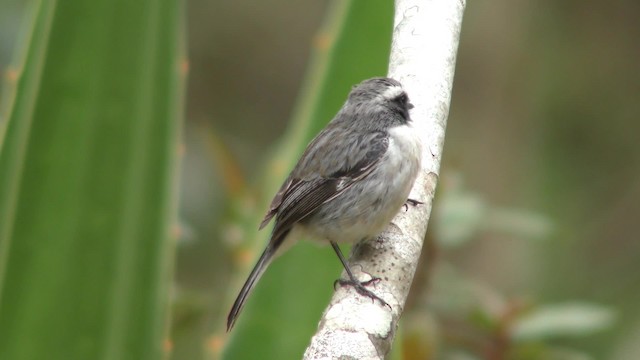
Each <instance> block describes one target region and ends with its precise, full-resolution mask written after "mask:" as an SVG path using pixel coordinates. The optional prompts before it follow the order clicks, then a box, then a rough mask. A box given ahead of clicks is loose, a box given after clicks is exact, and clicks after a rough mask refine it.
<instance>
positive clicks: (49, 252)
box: [0, 0, 183, 360]
mask: <svg viewBox="0 0 640 360" xmlns="http://www.w3.org/2000/svg"><path fill="white" fill-rule="evenodd" d="M32 4H33V9H32V11H33V12H32V14H33V19H32V22H30V23H29V25H32V30H31V31H28V32H26V33H27V34H29V35H28V36H25V37H24V41H25V43H24V44H25V47H26V48H25V49H26V50H25V57H24V59H25V60H24V63H23V64H22V65H23V66H22V67H21V68H20V69H18V75H17V80H16V84H15V96H14V97H13V99H12V101H10V104H9V105H8V109H5V111H6V113H7V114H8V115H7V123H6V124H3V126H5V127H4V129H5V130H6V132H5V134H4V141H3V142H2V143H1V148H0V324H1V325H0V358H2V359H54V360H55V359H65V360H69V359H71V360H73V359H118V360H119V359H158V358H160V357H161V356H162V352H163V350H162V349H163V339H164V336H165V328H166V322H167V310H168V307H167V306H168V290H169V289H168V286H169V284H170V274H171V273H170V271H171V270H172V255H173V254H172V249H173V245H172V241H171V238H170V236H169V231H170V229H171V226H172V224H173V221H174V213H175V195H174V193H175V192H174V185H175V178H176V164H177V161H176V160H177V140H178V136H177V135H178V133H179V131H178V129H179V119H180V116H181V113H182V90H183V86H182V85H183V79H182V78H183V76H182V75H181V74H180V70H179V61H180V60H181V59H180V56H181V54H182V51H183V49H182V47H181V45H180V43H181V41H182V27H181V22H180V20H181V13H182V11H181V7H180V6H179V2H178V1H177V0H141V1H128V0H93V1H84V0H65V1H53V0H50V1H34V2H33V3H32Z"/></svg>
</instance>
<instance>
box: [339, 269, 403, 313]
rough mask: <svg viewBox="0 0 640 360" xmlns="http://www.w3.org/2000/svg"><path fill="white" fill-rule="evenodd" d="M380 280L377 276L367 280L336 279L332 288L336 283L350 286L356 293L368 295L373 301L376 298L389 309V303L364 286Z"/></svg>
mask: <svg viewBox="0 0 640 360" xmlns="http://www.w3.org/2000/svg"><path fill="white" fill-rule="evenodd" d="M380 280H381V279H380V278H378V277H373V278H371V280H367V281H357V280H345V279H338V280H336V281H334V283H333V288H334V289H335V287H336V284H340V286H343V287H344V286H351V287H353V288H354V289H355V290H356V291H357V292H358V294H360V295H362V296H366V297H368V298H369V299H371V300H372V301H373V302H375V301H376V300H378V301H379V302H380V304H382V305H383V306H387V307H388V308H389V309H391V305H389V304H387V302H386V301H384V300H382V299H381V298H380V297H379V296H378V295H376V294H374V293H373V292H372V291H371V290H369V289H367V288H366V287H365V286H368V285H371V284H376V283H378V282H379V281H380Z"/></svg>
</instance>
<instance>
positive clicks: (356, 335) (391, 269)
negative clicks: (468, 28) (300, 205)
mask: <svg viewBox="0 0 640 360" xmlns="http://www.w3.org/2000/svg"><path fill="white" fill-rule="evenodd" d="M464 7H465V0H396V5H395V18H394V28H393V43H392V48H391V57H390V60H389V74H388V76H389V77H392V78H394V79H396V80H398V81H400V82H401V83H402V84H403V86H404V88H405V89H406V91H407V93H408V94H409V98H410V99H411V102H412V103H413V104H414V105H415V108H414V109H413V110H411V117H412V119H413V122H414V126H415V127H416V129H417V131H419V133H420V134H421V135H422V142H423V160H422V171H421V173H420V175H419V176H418V179H417V180H416V183H415V185H414V187H413V190H412V192H411V198H412V199H416V200H420V201H422V202H424V204H423V205H419V206H417V207H411V206H409V208H408V210H407V211H405V210H401V211H400V213H399V214H398V215H397V216H396V217H395V218H394V219H393V222H392V223H391V224H390V225H389V226H388V227H387V229H386V230H385V231H384V233H383V234H381V235H380V236H379V237H378V238H377V239H373V240H369V241H366V242H364V243H361V244H359V245H357V246H356V247H354V249H353V251H352V254H351V258H350V259H349V264H350V265H351V268H352V269H353V270H354V271H355V274H356V276H357V277H359V278H360V280H368V279H370V278H371V276H377V277H380V278H381V279H382V280H381V281H379V282H378V283H376V284H375V285H371V286H370V287H369V288H370V289H371V290H372V291H373V292H374V293H375V294H376V295H378V296H380V297H381V298H382V299H384V300H385V301H386V302H387V303H388V304H389V305H390V308H389V307H386V306H382V305H381V304H380V303H379V302H373V301H372V300H371V299H369V298H367V297H364V296H361V295H359V294H358V293H356V292H355V291H354V290H353V289H352V288H350V287H338V289H337V290H336V292H335V293H334V295H333V297H332V299H331V301H330V303H329V306H328V307H327V309H326V310H325V312H324V314H323V316H322V319H321V320H320V324H319V326H318V331H317V333H316V334H315V335H314V336H313V338H312V339H311V344H310V345H309V347H308V348H307V350H306V351H305V354H304V359H307V360H316V359H384V358H385V357H386V356H387V354H388V353H389V350H390V349H391V345H392V343H393V339H394V337H395V333H396V329H397V326H398V320H399V319H400V315H401V314H402V311H403V309H404V304H405V301H406V299H407V295H408V294H409V289H410V287H411V282H412V280H413V275H414V273H415V270H416V267H417V263H418V258H419V257H420V251H421V249H422V243H423V239H424V235H425V233H426V231H427V223H428V220H429V217H430V215H431V207H432V201H433V195H434V191H435V187H436V183H437V180H438V174H439V169H440V160H441V157H442V147H443V145H444V133H445V128H446V122H447V116H448V113H449V104H450V101H451V88H452V85H453V74H454V70H455V60H456V53H457V49H458V40H459V36H460V28H461V25H462V14H463V11H464ZM342 276H343V278H346V274H344V273H343V274H342Z"/></svg>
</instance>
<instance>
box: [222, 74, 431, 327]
mask: <svg viewBox="0 0 640 360" xmlns="http://www.w3.org/2000/svg"><path fill="white" fill-rule="evenodd" d="M412 108H413V105H412V104H411V102H410V101H409V97H408V95H407V92H406V91H405V90H404V89H403V87H402V85H401V84H400V82H398V81H397V80H394V79H392V78H384V77H377V78H372V79H367V80H364V81H362V82H361V83H359V84H358V85H356V86H354V87H353V88H352V89H351V91H350V92H349V95H348V97H347V100H346V102H345V103H344V105H343V106H342V107H341V108H340V110H339V111H338V112H337V114H336V115H335V117H334V118H333V119H332V120H331V121H330V122H329V123H328V124H327V125H326V127H325V128H324V129H323V130H321V131H320V133H318V135H317V136H316V137H315V138H314V139H313V140H312V141H311V142H310V143H309V145H308V146H307V147H306V149H305V151H304V152H303V154H302V156H301V157H300V159H299V160H298V162H297V164H296V165H295V167H294V168H293V170H292V171H291V173H290V174H289V176H288V177H287V178H286V180H285V181H284V182H283V184H282V186H281V187H280V189H279V190H278V192H277V193H276V194H275V196H274V197H273V200H272V201H271V205H270V206H269V209H268V211H267V213H266V215H265V217H264V219H263V220H262V222H261V223H260V226H259V229H260V230H261V229H263V228H264V227H266V226H267V224H269V222H270V221H271V220H272V219H274V218H275V225H274V226H273V230H272V232H271V236H270V239H269V242H268V243H267V245H266V247H265V249H264V251H263V252H262V255H261V256H260V258H259V259H258V261H257V263H256V264H255V266H254V268H253V270H252V271H251V273H250V274H249V276H248V278H247V280H246V282H245V283H244V285H243V286H242V289H241V290H240V292H239V294H238V296H237V298H236V300H235V302H234V303H233V306H232V307H231V310H230V312H229V315H228V317H227V332H228V331H231V329H232V328H233V326H234V324H235V322H236V320H237V318H238V315H239V314H240V312H241V311H242V309H243V307H244V304H245V302H246V301H247V298H248V296H249V295H250V293H251V292H252V290H253V289H254V287H255V285H256V283H257V282H258V280H259V279H260V277H261V276H262V275H263V274H264V272H265V270H266V269H267V267H268V266H269V264H270V263H271V262H272V260H273V259H275V258H276V257H277V256H279V255H281V254H282V253H284V252H285V251H286V250H287V249H288V248H289V247H290V246H291V245H293V244H294V243H296V242H297V241H298V240H299V239H301V238H306V239H310V240H312V241H319V242H321V243H324V244H326V243H329V244H330V245H331V246H332V247H333V249H334V251H335V252H336V254H337V256H338V258H339V260H340V262H341V263H342V265H343V267H344V268H345V270H346V272H347V275H348V277H349V279H340V280H337V281H336V282H337V283H340V284H341V285H343V286H347V285H350V286H353V287H354V288H355V290H356V291H357V292H358V293H359V294H361V295H363V296H367V297H370V298H371V299H374V301H375V300H379V301H380V302H381V303H382V304H384V305H387V306H388V304H387V303H386V302H384V300H382V299H381V298H379V297H378V296H377V295H375V294H374V293H373V292H372V291H370V290H368V289H367V288H366V286H367V285H369V284H371V283H372V282H374V281H379V280H380V279H379V278H376V277H374V278H373V279H371V280H369V281H366V282H360V281H359V280H357V278H356V277H355V276H354V275H353V272H352V271H351V269H350V268H349V266H348V264H347V261H346V259H345V257H344V256H343V254H342V252H341V250H340V247H339V246H338V243H347V244H355V243H358V242H360V241H362V240H365V239H370V238H373V237H375V236H377V235H379V234H380V233H381V232H382V231H383V230H384V228H385V227H386V225H388V224H389V222H391V220H392V219H393V217H394V216H395V214H396V213H397V212H398V211H399V210H400V208H402V207H403V205H405V206H406V204H411V205H414V206H415V205H418V204H421V202H420V201H417V200H413V199H409V198H408V196H409V192H410V191H411V188H412V187H413V184H414V182H415V179H416V177H417V175H418V172H419V170H420V166H421V158H422V147H421V143H420V139H419V135H418V133H417V132H416V130H415V128H413V126H412V121H411V117H410V115H409V110H411V109H412ZM334 286H335V283H334Z"/></svg>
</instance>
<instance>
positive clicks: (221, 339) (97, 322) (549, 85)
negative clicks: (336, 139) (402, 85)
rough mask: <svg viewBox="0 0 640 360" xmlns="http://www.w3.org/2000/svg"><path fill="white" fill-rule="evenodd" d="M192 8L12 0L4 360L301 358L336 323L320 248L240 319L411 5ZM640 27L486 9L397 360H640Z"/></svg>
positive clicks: (327, 265) (476, 9) (0, 119)
mask: <svg viewBox="0 0 640 360" xmlns="http://www.w3.org/2000/svg"><path fill="white" fill-rule="evenodd" d="M38 4H40V5H38ZM180 6H181V5H180V4H177V3H176V2H174V1H167V0H164V1H160V0H158V1H151V0H148V1H141V2H125V1H106V0H105V1H93V2H80V1H78V2H75V1H65V2H62V1H58V2H42V3H40V2H37V1H33V0H31V1H26V2H25V1H20V0H5V1H3V2H0V76H2V82H3V84H4V87H3V88H2V90H1V91H2V92H1V93H0V95H1V98H0V99H1V101H0V106H1V108H0V139H1V140H0V141H2V142H0V144H2V153H0V156H1V157H0V358H3V359H4V358H5V357H7V356H9V355H11V356H9V357H7V358H9V359H11V358H16V359H23V358H25V359H29V358H41V357H34V356H36V355H38V354H48V355H51V356H49V357H47V358H56V356H58V357H59V358H63V357H61V356H64V355H70V356H68V357H66V358H78V359H81V358H86V357H87V356H86V354H96V353H99V354H101V355H100V356H102V358H118V359H119V358H126V356H131V358H136V359H139V358H157V357H158V356H160V354H161V353H162V349H165V350H166V351H167V352H168V353H169V354H170V357H171V358H172V359H189V360H191V359H205V358H206V359H215V358H218V357H220V356H222V355H223V354H224V355H226V357H227V358H242V359H252V358H256V359H257V358H260V359H268V358H279V359H281V358H298V357H299V355H300V354H301V352H302V351H303V349H304V347H305V346H306V345H307V343H308V341H309V336H310V334H311V333H312V332H313V331H314V329H315V327H316V326H317V321H318V319H319V317H320V314H321V312H322V309H323V305H324V304H325V303H326V301H327V299H328V298H329V297H330V295H331V291H332V290H331V284H332V281H333V280H334V279H335V278H337V277H338V276H339V274H340V265H339V263H338V261H337V259H335V255H333V253H332V251H331V249H329V248H322V247H316V246H314V245H310V244H300V245H298V246H296V247H295V248H293V249H292V250H291V251H290V252H289V253H287V254H285V255H284V256H282V257H281V258H279V259H278V260H277V261H275V262H274V263H273V265H272V267H271V268H270V269H269V270H268V271H267V273H266V274H265V276H264V277H263V279H262V280H261V282H260V284H259V285H258V287H257V288H256V291H255V293H254V294H253V296H252V297H251V298H250V299H249V301H248V304H247V307H246V309H245V311H244V312H243V313H242V314H241V316H240V318H239V320H238V323H237V325H236V328H235V329H234V331H233V332H232V333H231V334H227V333H225V331H224V324H225V319H226V315H227V311H228V309H229V307H230V305H231V303H232V301H233V298H234V297H235V295H236V292H237V291H238V290H239V288H240V286H241V284H242V281H244V277H245V276H246V275H247V273H248V271H249V269H250V267H251V266H252V265H253V262H254V260H255V258H256V257H257V256H258V255H259V253H260V252H261V251H262V246H263V244H264V242H265V241H266V237H267V236H268V231H267V230H265V231H263V232H260V233H258V232H257V225H258V223H259V221H260V219H261V217H262V215H263V213H264V211H265V210H266V208H267V206H268V202H269V200H270V198H271V196H272V194H273V193H274V191H275V189H276V188H277V187H278V186H279V184H280V182H281V181H282V179H283V178H284V177H285V176H286V174H287V172H288V171H289V169H290V168H291V166H292V164H293V162H294V161H295V160H296V158H297V156H298V154H299V153H300V150H301V149H302V148H303V147H304V146H305V144H306V142H307V141H308V139H309V138H311V137H312V136H313V135H314V134H315V133H316V132H317V130H318V129H320V128H321V127H322V126H324V124H325V123H326V122H327V121H328V120H329V119H330V118H331V116H332V114H334V113H335V111H336V109H337V108H338V107H339V106H340V105H341V103H342V101H343V100H344V97H345V95H346V94H347V93H348V91H349V89H350V87H351V86H352V85H353V84H355V83H357V82H359V81H361V80H362V79H364V78H367V77H371V76H379V75H384V73H385V72H386V58H387V54H388V48H389V36H390V30H391V25H390V24H391V15H392V14H391V8H392V6H391V2H390V1H381V0H373V1H371V0H369V1H365V0H357V1H353V2H349V1H341V0H337V1H335V2H331V1H317V0H304V1H296V2H290V1H286V0H274V1H269V2H255V3H252V4H251V5H248V4H245V3H243V2H211V1H202V0H193V1H190V2H188V4H182V6H184V8H185V9H184V10H185V11H184V15H185V17H184V19H182V20H184V24H185V25H186V26H184V29H183V27H182V25H181V20H180V19H181V17H180V16H181V10H180ZM49 7H51V9H49V10H47V8H49ZM54 7H55V12H52V13H50V14H49V15H48V16H47V11H53V10H52V9H53V8H54ZM36 10H37V11H36ZM37 14H40V15H37ZM54 14H55V15H54ZM639 16H640V4H639V3H638V2H637V1H634V0H621V1H618V2H615V3H603V2H597V1H591V0H588V1H573V0H568V1H561V2H559V1H555V0H542V1H539V0H538V1H533V0H523V1H516V2H514V1H509V0H497V1H494V2H491V3H486V2H485V3H482V2H469V4H468V5H467V9H466V12H465V18H464V21H463V29H462V34H461V43H460V49H459V54H458V63H457V70H456V78H455V83H454V90H453V101H452V107H451V112H450V117H449V126H448V129H447V134H446V141H445V150H444V162H443V164H442V174H441V178H440V184H439V188H438V193H437V196H436V208H435V211H434V219H433V221H432V222H431V224H430V232H429V235H428V237H427V239H426V240H427V241H426V244H427V250H428V251H425V253H424V254H423V255H424V259H423V260H424V261H423V265H422V266H421V267H420V270H419V272H418V274H417V276H418V277H417V280H416V282H415V284H414V287H413V291H412V294H411V298H410V302H409V307H408V309H407V311H406V312H405V314H404V315H403V318H402V320H401V328H402V331H401V332H402V334H401V336H400V337H399V338H398V339H397V341H396V343H395V345H394V349H395V350H397V352H396V353H395V354H394V355H395V356H396V357H397V358H405V359H430V358H432V359H469V358H470V359H486V358H489V359H491V358H506V359H614V360H618V359H619V360H626V359H634V358H636V357H637V354H639V353H640V345H638V344H640V335H638V334H640V312H639V311H638V309H637V303H638V301H640V275H639V273H638V271H637V264H638V262H639V261H640V259H639V255H638V254H640V242H638V241H637V240H638V235H637V231H636V227H637V226H636V224H637V218H638V214H639V213H640V207H639V205H638V204H640V185H639V184H640V147H639V146H638V145H637V142H638V141H637V139H638V134H640V122H638V119H639V118H640V102H638V94H639V93H640V87H639V86H638V84H640V62H638V59H640V53H639V52H640V48H639V47H638V46H637V39H638V38H640V27H638V26H637V24H636V23H637V19H638V17H639ZM47 19H48V20H47ZM20 29H22V30H20ZM25 29H27V30H25ZM184 30H186V31H184ZM29 34H34V36H30V35H29ZM35 34H40V35H39V36H35ZM180 39H183V41H181V40H180ZM182 51H187V56H186V57H185V56H183V55H181V54H182ZM23 63H24V64H25V66H26V67H25V69H28V71H25V72H24V73H23V77H20V78H19V79H20V81H22V82H16V81H15V79H16V76H15V75H16V74H17V73H19V72H18V71H17V70H18V69H20V67H21V66H22V64H23ZM186 72H188V77H189V80H188V86H187V89H186V93H185V94H184V96H185V98H184V99H185V108H184V111H183V110H182V107H181V104H182V97H183V92H182V90H181V78H182V77H184V75H185V73H186ZM180 74H182V75H180ZM181 76H182V77H181ZM20 86H24V89H26V90H22V91H21V92H16V89H17V88H18V87H20ZM29 89H39V90H38V91H37V92H36V93H34V92H33V91H31V90H29ZM14 94H21V95H19V96H18V97H14ZM410 95H411V94H410ZM10 105H11V106H10ZM181 114H184V123H181V119H180V115H181ZM15 119H18V120H15ZM25 119H26V120H25ZM179 126H182V127H183V129H184V130H183V131H182V138H181V139H180V138H179V135H180V131H179V130H178V127H179ZM179 139H180V140H179ZM178 141H180V142H182V143H183V144H184V145H183V146H178ZM7 149H9V150H7ZM178 154H183V156H182V157H181V159H180V161H179V162H178V161H177V160H178ZM10 160H11V161H10ZM178 165H179V166H180V167H178ZM178 172H179V176H180V186H179V188H175V187H174V186H173V184H174V183H175V181H174V180H175V176H176V175H177V174H178ZM16 184H18V185H16ZM16 186H17V187H16ZM177 199H179V206H178V209H177V216H174V215H176V214H175V211H174V210H173V208H174V206H173V205H174V203H175V202H176V200H177ZM7 219H10V220H9V221H8V220H7ZM168 233H171V234H173V236H174V237H176V238H177V246H175V248H174V246H173V245H174V244H173V242H172V240H171V237H170V236H168ZM174 258H175V259H176V264H175V269H174V267H173V259H174ZM174 270H175V271H174ZM172 275H173V276H172ZM169 303H170V304H171V310H172V311H171V313H170V315H169V312H168V311H167V305H168V304H169ZM169 316H170V319H171V325H170V326H169V327H168V326H167V321H166V320H167V319H168V318H169ZM7 354H8V355H7ZM34 354H35V355H34ZM3 355H7V356H3Z"/></svg>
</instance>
